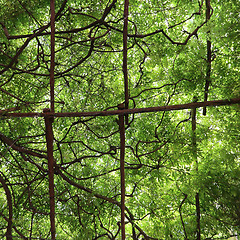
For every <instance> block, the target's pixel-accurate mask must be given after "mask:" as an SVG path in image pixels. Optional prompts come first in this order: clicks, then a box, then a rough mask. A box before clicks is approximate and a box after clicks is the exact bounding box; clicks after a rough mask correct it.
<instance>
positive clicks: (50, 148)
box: [43, 109, 56, 240]
mask: <svg viewBox="0 0 240 240" xmlns="http://www.w3.org/2000/svg"><path fill="white" fill-rule="evenodd" d="M43 111H44V113H47V112H50V109H44V110H43ZM44 120H45V127H46V141H47V158H48V178H49V196H50V223H51V239H52V240H55V239H56V238H55V234H56V227H55V200H54V157H53V129H52V123H53V117H45V118H44Z"/></svg>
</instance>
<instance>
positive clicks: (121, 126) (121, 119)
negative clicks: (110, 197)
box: [118, 104, 126, 240]
mask: <svg viewBox="0 0 240 240" xmlns="http://www.w3.org/2000/svg"><path fill="white" fill-rule="evenodd" d="M118 109H119V110H120V111H122V110H123V109H124V105H122V104H120V105H118ZM119 130H120V174H121V233H122V240H125V238H126V235H125V166H124V158H125V127H124V115H119Z"/></svg>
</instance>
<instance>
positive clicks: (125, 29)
mask: <svg viewBox="0 0 240 240" xmlns="http://www.w3.org/2000/svg"><path fill="white" fill-rule="evenodd" d="M128 7H129V0H125V1H124V26H123V76H124V94H125V109H128V105H129V88H128V68H127V60H128V58H127V51H128V48H127V38H128ZM126 124H128V115H126Z"/></svg>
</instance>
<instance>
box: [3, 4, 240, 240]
mask: <svg viewBox="0 0 240 240" xmlns="http://www.w3.org/2000/svg"><path fill="white" fill-rule="evenodd" d="M209 2H210V1H209ZM66 3H67V0H65V1H64V3H63V4H62V7H61V9H60V10H59V11H58V13H57V14H55V6H54V0H51V5H50V6H51V8H50V9H51V21H50V23H49V24H47V25H46V26H45V27H43V28H42V29H40V30H38V31H37V32H36V33H34V34H32V35H26V36H19V37H18V36H8V38H9V39H18V38H20V37H24V38H27V40H26V42H25V44H24V45H23V46H22V48H20V49H19V52H18V53H17V54H16V56H15V58H14V59H13V60H12V62H11V63H10V64H9V65H8V66H7V68H10V67H11V66H12V65H13V63H14V61H15V60H16V59H17V58H18V56H19V55H20V54H21V52H22V51H23V49H24V48H25V46H26V45H27V44H28V43H29V42H30V40H31V39H33V38H35V37H36V36H39V35H41V34H43V31H44V30H45V29H47V28H48V27H49V26H50V27H51V63H50V64H51V66H50V82H49V85H50V91H49V95H50V108H49V109H48V108H46V109H43V112H11V111H15V110H18V109H17V108H13V109H6V110H1V111H0V114H1V116H2V119H3V120H4V119H7V118H36V117H37V118H43V119H44V121H45V133H46V136H45V137H46V146H47V157H46V156H45V155H43V154H41V153H35V152H34V151H31V150H27V149H24V148H21V147H20V146H17V145H15V142H14V141H12V140H10V139H8V138H6V137H5V136H4V135H1V136H0V138H1V140H2V141H3V142H5V144H6V145H8V146H9V147H10V148H13V149H14V150H16V151H18V152H20V153H21V154H22V156H23V158H24V155H25V154H26V155H28V154H29V155H30V156H34V155H35V156H36V157H39V158H47V161H48V179H49V204H50V223H51V239H56V227H55V225H56V223H55V187H54V178H55V174H57V175H59V176H60V177H62V178H63V179H65V180H66V181H67V182H69V183H71V184H72V185H75V186H77V187H78V188H80V189H83V190H84V191H86V192H88V193H90V194H92V195H93V196H95V197H97V198H100V199H102V200H105V201H107V202H110V203H113V204H114V205H117V206H118V207H119V208H120V209H121V223H120V229H121V239H126V234H125V221H126V215H125V211H126V208H125V196H126V193H125V147H126V146H125V144H126V143H125V125H128V123H129V116H131V115H132V114H136V113H147V112H148V113H151V112H165V111H178V110H183V109H193V110H194V109H195V110H196V108H202V107H203V108H204V114H206V107H210V106H224V105H231V104H239V103H240V98H235V99H227V100H214V101H208V100H207V97H208V87H209V83H210V71H211V42H210V40H208V43H207V45H208V62H209V64H208V70H207V84H206V87H205V92H204V94H205V97H204V102H192V103H187V104H180V105H165V106H158V107H146V108H129V84H128V65H127V61H128V44H127V41H128V31H127V29H128V6H129V1H128V0H125V8H124V27H123V74H124V92H125V99H124V100H123V102H124V103H123V104H122V103H119V105H118V110H107V111H92V112H85V111H84V112H55V106H54V104H55V93H54V92H55V89H54V88H55V84H54V80H55V71H54V68H55V19H56V18H57V17H58V16H59V15H60V14H61V11H62V10H63V9H64V7H65V4H66ZM115 3H116V0H114V1H113V2H112V3H111V4H110V5H109V6H108V7H107V8H106V9H105V11H104V14H103V16H102V19H101V20H99V22H100V21H102V22H103V20H104V18H105V17H106V16H107V14H108V13H109V12H110V10H111V8H112V7H113V6H114V4H115ZM207 6H208V11H207V17H206V21H208V20H209V19H210V4H207ZM202 25H203V24H202ZM200 27H201V26H199V27H197V28H196V29H195V30H194V31H193V32H192V33H191V34H189V36H188V37H187V39H186V41H185V42H183V43H177V44H178V45H181V44H182V45H185V44H186V43H187V42H188V40H189V39H190V38H191V36H193V35H195V34H196V33H197V31H198V30H199V29H200ZM164 34H165V33H164ZM91 41H94V39H93V38H92V39H91ZM170 41H172V40H171V39H170ZM172 42H173V41H172ZM173 43H174V42H173ZM6 70H7V69H4V70H3V71H2V73H3V72H4V71H6ZM195 115H196V111H195ZM99 116H103V117H106V116H118V118H119V120H118V125H119V130H118V131H119V133H120V135H119V143H120V166H119V168H120V176H121V178H120V179H121V183H119V184H120V185H121V202H118V201H116V200H114V199H112V198H108V197H106V196H102V195H100V194H97V193H94V192H93V191H92V190H91V189H89V188H87V187H86V188H83V187H82V186H80V185H78V184H77V183H74V182H73V181H71V180H70V179H69V178H67V177H66V176H65V175H64V174H63V171H62V169H61V168H60V167H59V166H58V164H57V163H56V161H55V159H54V129H53V122H54V119H56V118H73V117H79V118H84V117H99ZM195 117H196V116H195ZM195 124H196V123H195ZM195 129H196V125H195V128H194V127H193V131H195ZM39 167H40V166H39ZM42 170H43V169H42ZM0 177H1V175H0ZM0 181H1V183H2V185H3V187H4V189H5V192H6V195H7V200H8V203H9V218H8V219H6V220H7V221H8V230H7V233H6V236H7V239H9V240H10V239H13V238H12V233H11V231H12V228H13V223H12V219H11V217H10V216H11V215H12V211H13V210H12V209H10V206H11V204H10V202H11V201H12V200H11V193H10V190H9V188H8V187H7V185H6V183H5V181H4V179H3V178H2V177H1V179H0ZM127 211H128V210H127ZM127 221H130V222H131V221H132V220H131V219H130V218H129V217H128V219H127ZM136 228H137V229H138V231H139V232H140V233H141V234H142V236H143V237H144V238H145V239H154V238H149V237H148V236H147V235H146V234H145V233H144V232H143V231H142V230H141V228H139V227H138V226H137V225H136ZM19 234H20V233H19ZM20 235H21V234H20ZM22 237H23V238H24V236H22ZM198 237H199V239H200V232H199V236H198ZM24 239H25V238H24Z"/></svg>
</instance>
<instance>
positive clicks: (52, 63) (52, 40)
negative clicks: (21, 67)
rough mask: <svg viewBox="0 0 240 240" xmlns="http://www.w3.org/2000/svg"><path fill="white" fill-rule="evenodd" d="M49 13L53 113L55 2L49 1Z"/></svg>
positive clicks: (52, 108) (52, 102) (52, 106)
mask: <svg viewBox="0 0 240 240" xmlns="http://www.w3.org/2000/svg"><path fill="white" fill-rule="evenodd" d="M50 11H51V66H50V102H51V112H54V68H55V2H54V0H50Z"/></svg>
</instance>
